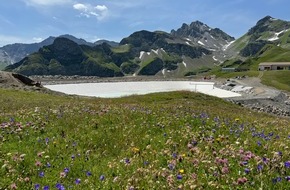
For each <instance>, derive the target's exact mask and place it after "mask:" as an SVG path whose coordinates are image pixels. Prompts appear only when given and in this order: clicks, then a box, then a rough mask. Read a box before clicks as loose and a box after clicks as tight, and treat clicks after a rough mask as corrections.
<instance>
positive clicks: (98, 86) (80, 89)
mask: <svg viewBox="0 0 290 190" xmlns="http://www.w3.org/2000/svg"><path fill="white" fill-rule="evenodd" d="M44 87H46V88H48V89H51V90H54V91H58V92H63V93H65V94H71V95H81V96H94V97H101V98H117V97H122V96H129V95H133V94H138V95H141V94H149V93H154V92H169V91H181V90H186V91H193V92H200V93H204V94H208V95H211V96H216V97H219V98H228V97H237V96H241V95H240V94H238V93H235V92H231V91H227V90H223V89H219V88H216V87H214V83H213V82H191V81H144V82H104V83H78V84H57V85H45V86H44Z"/></svg>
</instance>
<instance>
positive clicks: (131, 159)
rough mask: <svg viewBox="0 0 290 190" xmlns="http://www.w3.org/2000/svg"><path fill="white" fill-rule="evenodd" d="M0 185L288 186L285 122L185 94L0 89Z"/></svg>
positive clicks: (44, 189)
mask: <svg viewBox="0 0 290 190" xmlns="http://www.w3.org/2000/svg"><path fill="white" fill-rule="evenodd" d="M0 105H1V106H0V110H1V112H0V189H20V190H25V189H35V190H53V189H56V190H65V189H125V190H127V189H128V190H129V189H130V190H133V189H134V190H135V189H255V190H257V189H289V188H290V154H289V152H288V151H289V146H290V129H289V127H290V123H289V120H288V119H286V118H277V117H275V116H271V115H267V114H262V113H256V112H253V111H251V110H248V109H245V108H242V107H239V106H237V105H233V104H231V103H228V102H226V101H224V100H222V99H218V98H215V97H211V96H206V95H202V94H197V93H192V92H170V93H154V94H149V95H142V96H130V97H125V98H118V99H100V98H85V97H76V96H63V95H62V96H61V95H52V94H42V93H38V92H24V91H16V90H4V89H0Z"/></svg>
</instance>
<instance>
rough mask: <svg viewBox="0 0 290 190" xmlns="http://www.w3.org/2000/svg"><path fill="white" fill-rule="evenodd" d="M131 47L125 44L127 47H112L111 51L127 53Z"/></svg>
mask: <svg viewBox="0 0 290 190" xmlns="http://www.w3.org/2000/svg"><path fill="white" fill-rule="evenodd" d="M130 48H131V47H130V45H129V44H125V45H121V46H118V47H112V48H111V50H112V51H113V52H114V53H127V52H129V51H130Z"/></svg>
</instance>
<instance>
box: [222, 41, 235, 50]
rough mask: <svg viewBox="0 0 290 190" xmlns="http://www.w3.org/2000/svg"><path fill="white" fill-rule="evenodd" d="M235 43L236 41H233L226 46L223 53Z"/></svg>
mask: <svg viewBox="0 0 290 190" xmlns="http://www.w3.org/2000/svg"><path fill="white" fill-rule="evenodd" d="M235 41H236V40H233V41H231V42H229V43H228V44H226V45H224V47H223V48H222V50H223V51H226V50H227V49H228V48H229V47H230V45H232V44H233V43H234V42H235Z"/></svg>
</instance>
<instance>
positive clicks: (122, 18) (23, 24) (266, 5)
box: [0, 0, 290, 47]
mask: <svg viewBox="0 0 290 190" xmlns="http://www.w3.org/2000/svg"><path fill="white" fill-rule="evenodd" d="M289 7H290V1H289V0H5V1H4V0H2V2H1V4H0V26H1V27H0V39H1V40H0V47H1V46H3V45H6V44H11V43H18V42H19V43H33V42H39V41H41V40H43V39H45V38H47V37H49V36H59V35H62V34H71V35H74V36H76V37H78V38H83V39H85V40H87V41H91V42H94V41H96V40H99V39H108V40H114V41H120V40H121V39H122V38H124V37H127V36H129V35H130V34H132V33H133V32H135V31H139V30H149V31H155V30H163V31H166V32H170V31H171V29H177V28H179V27H180V26H181V25H182V23H187V24H190V23H191V22H193V21H196V20H199V21H201V22H203V23H205V24H207V25H208V26H210V27H212V28H220V29H222V30H223V31H224V32H226V33H228V34H229V35H231V36H234V37H235V38H238V37H240V36H242V35H243V34H245V33H246V32H247V31H248V29H250V28H251V27H252V26H254V25H255V24H256V22H257V21H258V20H259V19H261V18H263V17H265V16H267V15H270V16H272V17H274V18H279V19H282V20H288V21H290V14H289Z"/></svg>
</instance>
